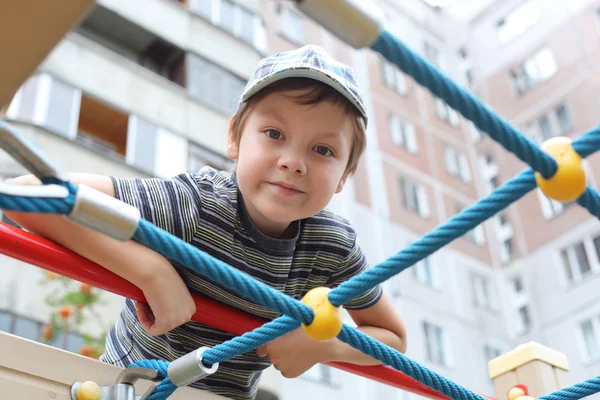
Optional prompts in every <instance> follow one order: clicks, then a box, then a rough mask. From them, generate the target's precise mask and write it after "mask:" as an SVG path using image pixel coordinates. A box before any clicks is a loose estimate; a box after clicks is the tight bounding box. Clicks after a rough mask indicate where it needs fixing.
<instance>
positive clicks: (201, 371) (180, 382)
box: [168, 347, 219, 386]
mask: <svg viewBox="0 0 600 400" xmlns="http://www.w3.org/2000/svg"><path fill="white" fill-rule="evenodd" d="M208 349H209V348H208V347H200V348H199V349H198V350H195V351H192V352H191V353H188V354H186V355H185V356H183V357H180V358H178V359H177V360H175V361H172V362H171V363H170V364H169V369H168V374H169V378H170V379H171V382H173V384H174V385H176V386H186V385H189V384H190V383H192V382H196V381H197V380H198V379H202V378H204V377H205V376H208V375H212V374H214V373H215V372H216V371H217V369H218V368H219V363H216V364H213V365H212V366H211V367H210V368H209V367H207V366H206V365H204V364H203V363H202V354H204V352H205V351H206V350H208Z"/></svg>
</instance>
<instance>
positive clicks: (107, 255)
mask: <svg viewBox="0 0 600 400" xmlns="http://www.w3.org/2000/svg"><path fill="white" fill-rule="evenodd" d="M70 179H71V181H72V182H73V183H75V184H85V185H87V186H90V187H92V188H94V189H96V190H99V191H101V192H104V193H106V194H108V195H110V196H112V197H115V192H114V188H113V184H112V181H111V178H110V177H107V176H100V175H92V174H70ZM10 183H14V184H40V181H39V180H38V179H37V178H36V177H35V176H33V175H25V176H21V177H18V178H15V179H13V180H11V182H10ZM6 215H7V216H8V217H9V218H10V219H12V220H13V221H15V222H16V223H17V224H19V225H20V226H22V227H23V228H24V229H26V230H29V231H31V232H34V233H36V234H38V235H40V236H43V237H46V238H48V239H50V240H52V241H54V242H56V243H59V244H61V245H63V246H64V247H66V248H68V249H70V250H72V251H74V252H75V253H77V254H79V255H81V256H83V257H85V258H87V259H89V260H91V261H93V262H95V263H97V264H99V265H101V266H103V267H104V268H106V269H108V270H109V271H112V272H114V273H116V274H117V275H119V276H121V277H123V278H124V279H126V280H128V281H129V282H131V283H133V284H134V285H136V286H137V287H138V288H140V289H141V290H142V291H143V292H144V296H145V297H146V300H147V301H148V303H149V306H150V308H148V307H147V306H145V305H143V304H140V303H138V304H137V307H138V317H139V319H140V322H141V323H142V325H143V326H144V329H146V331H148V333H150V334H151V335H159V334H163V333H165V332H168V331H169V330H171V329H173V328H175V327H177V326H179V325H181V324H183V323H185V322H188V321H189V320H190V319H191V317H192V315H193V314H194V312H195V304H194V302H193V300H192V297H191V295H190V294H189V290H188V289H187V287H186V286H185V283H184V282H183V280H182V279H181V277H180V276H179V274H178V273H177V271H176V270H175V269H174V268H173V266H172V265H171V263H170V262H169V261H168V260H167V259H166V258H165V257H163V256H162V255H161V254H159V253H157V252H155V251H153V250H151V249H149V248H147V247H146V246H144V245H142V244H140V243H137V242H135V241H133V240H129V241H127V242H121V241H118V240H115V239H112V238H110V237H108V236H105V235H103V234H100V233H98V232H95V231H93V230H91V229H88V228H85V227H83V226H81V225H78V224H76V223H73V222H71V221H69V220H67V219H66V218H64V217H63V216H59V215H51V214H35V213H18V212H12V211H6ZM173 293H178V296H173V295H172V294H173ZM186 294H187V295H186Z"/></svg>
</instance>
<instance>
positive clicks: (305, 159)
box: [227, 90, 354, 237]
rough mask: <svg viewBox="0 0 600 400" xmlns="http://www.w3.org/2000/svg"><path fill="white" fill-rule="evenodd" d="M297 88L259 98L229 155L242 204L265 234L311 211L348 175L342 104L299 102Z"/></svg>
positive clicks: (347, 130)
mask: <svg viewBox="0 0 600 400" xmlns="http://www.w3.org/2000/svg"><path fill="white" fill-rule="evenodd" d="M298 94H302V90H301V91H296V92H291V91H290V92H279V93H277V92H276V93H271V94H269V95H267V96H265V97H264V98H263V99H261V100H260V101H259V102H257V103H256V104H255V105H254V106H253V109H252V111H250V114H249V115H248V118H247V119H246V123H245V125H244V129H243V131H242V132H241V139H240V140H239V144H238V143H236V142H235V140H234V138H233V137H232V133H231V131H230V132H229V140H228V147H227V154H228V155H229V157H231V158H232V159H235V160H237V166H236V173H237V179H238V184H239V187H240V191H241V192H242V195H243V196H244V204H245V205H246V208H247V209H248V213H249V214H250V217H251V218H252V220H253V221H254V223H255V224H256V225H257V226H258V227H259V228H260V229H261V231H262V232H263V233H265V234H266V235H269V236H274V237H278V236H280V235H282V234H283V233H284V231H285V229H286V228H287V227H288V226H289V224H290V222H292V221H295V220H298V219H302V218H306V217H309V216H312V215H315V214H316V213H318V212H319V211H321V210H322V209H323V208H325V206H326V205H327V204H328V203H329V201H330V200H331V198H332V197H333V195H334V194H335V193H339V192H340V191H341V190H342V188H343V186H344V183H345V182H346V178H347V176H348V174H347V173H346V165H347V164H348V158H349V156H350V150H351V148H352V142H353V137H354V133H353V131H352V129H353V127H352V122H351V121H350V118H347V116H346V113H345V111H344V109H343V108H342V107H341V106H338V105H334V104H333V103H330V102H320V103H318V104H315V105H300V104H297V103H296V102H295V101H294V100H293V99H291V98H290V97H289V96H290V95H292V96H294V95H296V96H297V95H298Z"/></svg>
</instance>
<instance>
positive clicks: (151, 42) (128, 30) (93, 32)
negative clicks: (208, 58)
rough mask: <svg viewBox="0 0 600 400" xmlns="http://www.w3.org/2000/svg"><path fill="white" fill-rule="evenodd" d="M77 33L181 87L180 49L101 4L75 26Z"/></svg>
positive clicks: (181, 53) (181, 60)
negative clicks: (179, 73)
mask: <svg viewBox="0 0 600 400" xmlns="http://www.w3.org/2000/svg"><path fill="white" fill-rule="evenodd" d="M76 29H77V32H78V33H80V34H81V35H83V36H85V37H87V38H88V39H90V40H93V41H94V42H96V43H99V44H101V45H102V46H104V47H106V48H107V49H110V50H111V51H113V52H116V53H118V54H120V55H121V56H123V57H125V58H127V59H129V60H130V61H133V62H135V63H137V64H139V65H141V66H143V67H144V68H147V69H149V70H151V71H153V72H155V73H157V74H158V75H161V76H162V77H164V78H166V79H169V80H171V81H173V82H176V83H178V84H179V85H182V86H183V79H181V77H180V76H178V74H177V72H179V70H180V68H181V65H182V63H183V56H184V54H185V52H184V50H183V49H181V48H180V47H177V46H176V45H174V44H173V43H170V42H168V41H166V40H164V39H163V38H160V37H159V36H157V35H156V34H154V33H152V32H151V31H149V30H147V29H145V28H143V27H142V26H140V25H137V24H135V23H134V22H132V21H131V20H129V19H127V18H125V17H123V16H121V15H120V14H119V13H117V12H115V11H113V10H110V9H109V8H106V7H104V6H102V5H99V6H96V7H95V8H94V9H93V10H92V12H91V13H89V14H88V15H87V16H86V18H85V19H84V21H83V22H82V23H81V24H80V25H79V26H78V27H77V28H76Z"/></svg>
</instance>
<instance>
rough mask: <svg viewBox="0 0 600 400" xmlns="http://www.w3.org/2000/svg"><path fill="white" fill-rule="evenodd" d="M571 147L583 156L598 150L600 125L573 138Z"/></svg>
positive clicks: (599, 147)
mask: <svg viewBox="0 0 600 400" xmlns="http://www.w3.org/2000/svg"><path fill="white" fill-rule="evenodd" d="M573 149H575V151H576V152H577V153H579V155H580V156H581V157H583V158H586V157H588V156H590V155H592V153H595V152H596V151H598V150H600V126H596V127H595V128H594V129H592V130H590V131H588V132H586V133H584V134H583V135H581V136H580V137H578V138H577V139H575V140H573Z"/></svg>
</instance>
